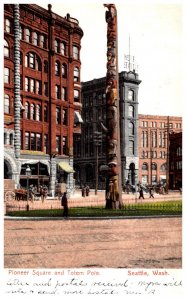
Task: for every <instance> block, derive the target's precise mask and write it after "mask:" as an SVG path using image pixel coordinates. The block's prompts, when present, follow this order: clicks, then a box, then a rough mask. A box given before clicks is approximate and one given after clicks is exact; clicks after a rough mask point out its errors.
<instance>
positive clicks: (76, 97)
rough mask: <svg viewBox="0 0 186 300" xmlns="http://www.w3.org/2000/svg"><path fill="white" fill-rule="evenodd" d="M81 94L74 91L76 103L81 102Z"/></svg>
mask: <svg viewBox="0 0 186 300" xmlns="http://www.w3.org/2000/svg"><path fill="white" fill-rule="evenodd" d="M79 95H80V93H79V90H74V101H75V102H79V100H80V99H79V98H80V96H79Z"/></svg>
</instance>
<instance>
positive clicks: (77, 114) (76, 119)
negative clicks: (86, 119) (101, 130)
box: [74, 110, 83, 124]
mask: <svg viewBox="0 0 186 300" xmlns="http://www.w3.org/2000/svg"><path fill="white" fill-rule="evenodd" d="M74 113H75V117H74V123H75V124H77V123H83V119H82V117H81V115H80V113H79V111H76V110H75V111H74Z"/></svg>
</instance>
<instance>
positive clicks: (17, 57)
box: [14, 4, 21, 158]
mask: <svg viewBox="0 0 186 300" xmlns="http://www.w3.org/2000/svg"><path fill="white" fill-rule="evenodd" d="M20 103H21V101H20V24H19V4H14V149H15V157H16V158H19V157H20V148H21V133H20V117H21V116H20Z"/></svg>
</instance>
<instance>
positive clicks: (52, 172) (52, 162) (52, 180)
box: [49, 157, 56, 197]
mask: <svg viewBox="0 0 186 300" xmlns="http://www.w3.org/2000/svg"><path fill="white" fill-rule="evenodd" d="M55 185H56V159H55V157H51V160H50V188H49V189H50V193H51V196H52V197H54V196H55Z"/></svg>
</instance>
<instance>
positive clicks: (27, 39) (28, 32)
mask: <svg viewBox="0 0 186 300" xmlns="http://www.w3.org/2000/svg"><path fill="white" fill-rule="evenodd" d="M25 33H26V34H25V39H26V42H28V43H30V42H31V33H30V29H28V28H26V30H25Z"/></svg>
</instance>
